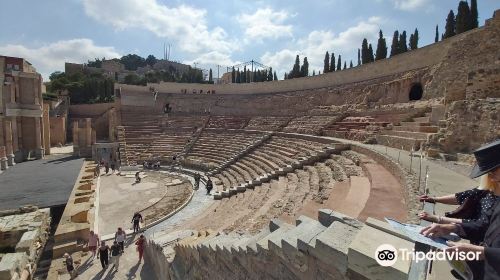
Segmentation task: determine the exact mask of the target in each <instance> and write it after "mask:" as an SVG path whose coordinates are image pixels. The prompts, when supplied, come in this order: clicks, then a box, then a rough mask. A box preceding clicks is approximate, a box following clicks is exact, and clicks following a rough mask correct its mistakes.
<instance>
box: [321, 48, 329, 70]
mask: <svg viewBox="0 0 500 280" xmlns="http://www.w3.org/2000/svg"><path fill="white" fill-rule="evenodd" d="M328 71H330V54H329V53H328V51H326V53H325V60H324V61H323V72H325V73H326V72H328Z"/></svg>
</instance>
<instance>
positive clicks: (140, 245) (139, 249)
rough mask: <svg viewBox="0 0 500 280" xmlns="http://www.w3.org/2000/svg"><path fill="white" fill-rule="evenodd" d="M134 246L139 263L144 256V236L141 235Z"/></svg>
mask: <svg viewBox="0 0 500 280" xmlns="http://www.w3.org/2000/svg"><path fill="white" fill-rule="evenodd" d="M135 245H136V246H137V252H139V262H141V261H142V257H143V255H144V247H145V246H146V238H145V237H144V235H142V234H141V236H140V237H139V239H137V241H136V242H135Z"/></svg>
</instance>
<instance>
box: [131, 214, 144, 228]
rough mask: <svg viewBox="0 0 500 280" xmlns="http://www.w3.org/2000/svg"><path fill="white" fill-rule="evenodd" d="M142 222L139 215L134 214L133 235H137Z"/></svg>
mask: <svg viewBox="0 0 500 280" xmlns="http://www.w3.org/2000/svg"><path fill="white" fill-rule="evenodd" d="M142 222H143V220H142V215H141V213H139V212H135V213H134V216H133V217H132V224H133V226H134V233H137V232H139V231H140V229H141V223H142Z"/></svg>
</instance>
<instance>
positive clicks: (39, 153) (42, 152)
mask: <svg viewBox="0 0 500 280" xmlns="http://www.w3.org/2000/svg"><path fill="white" fill-rule="evenodd" d="M44 156H45V149H44V148H38V149H36V150H35V158H36V159H42V158H43V157H44Z"/></svg>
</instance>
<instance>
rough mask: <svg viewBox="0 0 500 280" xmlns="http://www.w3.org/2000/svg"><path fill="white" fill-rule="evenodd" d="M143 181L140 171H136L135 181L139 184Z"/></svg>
mask: <svg viewBox="0 0 500 280" xmlns="http://www.w3.org/2000/svg"><path fill="white" fill-rule="evenodd" d="M140 182H141V175H140V174H139V171H137V172H135V183H136V184H139V183H140Z"/></svg>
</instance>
